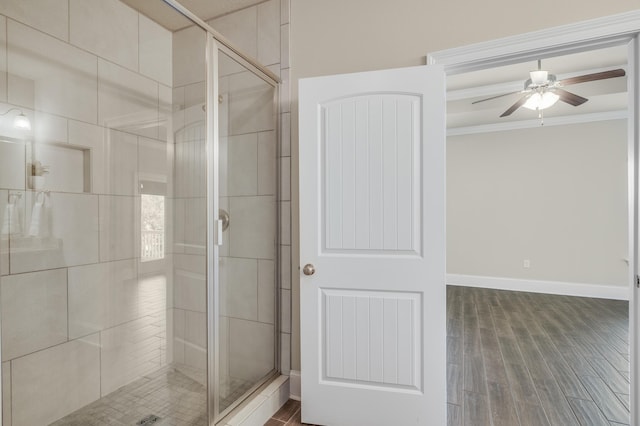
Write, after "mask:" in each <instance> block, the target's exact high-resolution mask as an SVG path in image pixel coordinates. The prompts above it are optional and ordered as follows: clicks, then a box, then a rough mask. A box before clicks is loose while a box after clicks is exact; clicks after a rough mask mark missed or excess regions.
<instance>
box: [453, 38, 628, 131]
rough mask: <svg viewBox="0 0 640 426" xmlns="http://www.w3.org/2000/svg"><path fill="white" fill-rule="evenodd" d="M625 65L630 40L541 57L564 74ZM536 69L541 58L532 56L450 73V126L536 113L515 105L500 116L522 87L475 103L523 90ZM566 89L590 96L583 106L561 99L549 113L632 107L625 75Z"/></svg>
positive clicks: (547, 66) (529, 116)
mask: <svg viewBox="0 0 640 426" xmlns="http://www.w3.org/2000/svg"><path fill="white" fill-rule="evenodd" d="M626 65H627V47H626V46H615V47H610V48H607V49H599V50H592V51H588V52H582V53H578V54H572V55H564V56H557V57H550V58H543V59H542V69H545V70H548V71H549V72H550V73H552V74H555V75H556V76H557V78H558V79H559V80H561V79H563V78H567V77H573V76H577V75H583V74H588V73H592V72H598V71H604V70H610V69H616V68H624V69H626ZM534 69H537V62H536V61H530V62H524V63H519V64H514V65H508V66H503V67H499V68H491V69H486V70H481V71H475V72H469V73H464V74H459V75H454V76H449V77H448V78H447V93H448V95H447V97H448V102H447V127H448V128H450V129H452V128H461V127H466V126H477V125H486V124H494V123H504V122H510V121H521V120H530V119H537V112H536V111H531V110H528V109H525V108H520V109H518V110H516V111H515V112H514V113H513V114H511V116H509V117H503V118H500V117H499V116H500V114H502V113H503V112H504V111H505V110H506V109H507V108H509V107H510V106H511V105H512V104H514V103H515V102H516V101H517V100H518V99H519V97H520V96H521V95H520V94H518V93H516V94H513V95H509V96H505V97H502V98H498V99H494V100H490V101H486V102H482V103H479V104H475V105H473V104H472V102H474V101H476V100H480V99H485V98H489V97H492V96H497V95H500V94H504V93H509V92H514V91H519V90H522V89H523V88H524V81H525V80H526V79H528V78H529V71H531V70H534ZM565 90H568V91H570V92H573V93H575V94H577V95H580V96H583V97H586V98H588V99H589V101H588V102H586V103H584V104H583V105H581V106H578V107H574V106H571V105H568V104H565V103H564V102H558V103H556V104H555V105H554V106H552V107H551V108H548V109H546V110H544V116H545V117H547V118H548V117H559V116H567V115H574V114H585V113H596V112H606V111H619V110H625V109H626V108H627V101H628V100H627V93H626V92H627V79H626V77H620V78H612V79H607V80H599V81H594V82H589V83H581V84H575V85H571V86H567V87H565Z"/></svg>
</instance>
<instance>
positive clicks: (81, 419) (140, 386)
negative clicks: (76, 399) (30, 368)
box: [52, 367, 207, 426]
mask: <svg viewBox="0 0 640 426" xmlns="http://www.w3.org/2000/svg"><path fill="white" fill-rule="evenodd" d="M206 402H207V392H206V387H205V386H203V385H202V384H201V383H198V382H197V381H195V380H193V379H191V378H189V377H187V376H186V375H184V374H182V373H181V372H180V371H178V370H176V369H175V368H173V367H165V368H163V369H161V370H159V371H157V372H155V373H153V374H150V375H148V376H144V377H142V378H140V379H138V380H136V381H135V382H132V383H130V384H128V385H126V386H124V387H122V388H120V389H118V390H117V391H115V392H112V393H110V394H109V395H107V396H105V397H103V398H100V399H99V400H97V401H95V402H93V403H91V404H89V405H87V406H85V407H83V408H81V409H79V410H77V411H75V412H73V413H71V414H69V415H68V416H66V417H63V418H62V419H60V420H58V421H56V422H55V423H52V425H55V426H62V425H64V426H74V425H75V426H80V425H82V426H103V425H113V426H121V425H122V426H125V425H126V426H132V425H135V424H136V423H137V422H138V421H140V420H141V419H143V418H144V417H146V416H148V415H150V414H153V415H156V416H158V417H160V420H159V421H157V422H155V423H153V424H154V425H163V426H169V425H171V426H174V425H175V426H178V425H180V426H181V425H185V426H186V425H189V426H200V425H202V426H205V425H206V424H207V403H206Z"/></svg>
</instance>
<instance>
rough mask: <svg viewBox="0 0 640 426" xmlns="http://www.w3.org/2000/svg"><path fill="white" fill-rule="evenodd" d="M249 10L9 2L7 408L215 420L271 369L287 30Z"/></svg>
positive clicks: (276, 365)
mask: <svg viewBox="0 0 640 426" xmlns="http://www.w3.org/2000/svg"><path fill="white" fill-rule="evenodd" d="M254 3H259V2H254ZM280 3H281V2H280V1H279V0H269V1H267V2H262V3H260V4H257V5H252V6H251V7H249V8H245V9H243V10H242V11H241V12H240V15H243V16H244V15H247V16H252V14H255V15H256V16H257V18H256V21H257V23H258V25H257V26H258V27H260V28H258V30H255V29H254V30H253V31H260V30H261V29H262V30H264V28H267V30H268V28H275V30H277V31H278V34H279V31H280V26H281V16H282V15H283V14H284V11H283V10H281V4H280ZM202 18H208V17H202ZM240 18H242V17H240ZM240 18H237V17H236V16H235V15H233V14H225V15H224V16H222V17H221V18H214V19H212V20H209V21H204V20H201V19H200V17H198V16H196V15H195V14H193V13H192V12H190V11H189V10H187V9H185V8H184V7H183V6H182V5H181V4H179V3H178V2H176V1H173V0H154V1H143V2H138V1H134V0H130V1H120V0H59V1H58V0H52V1H48V2H24V1H22V0H3V1H2V4H1V5H0V226H1V229H0V320H1V346H0V353H1V355H2V381H1V390H2V425H4V426H8V425H13V426H22V425H26V426H39V425H48V424H56V425H69V424H78V425H80V424H82V425H133V424H140V425H147V424H153V423H157V424H167V425H213V424H216V423H220V421H221V420H223V419H225V416H227V415H228V414H229V413H231V412H232V411H233V410H234V409H236V408H237V407H238V406H239V405H240V404H242V402H243V401H246V400H247V399H248V398H250V397H251V396H252V395H253V394H255V392H256V391H258V390H259V389H261V388H262V387H264V386H265V385H266V384H267V383H269V382H270V381H271V380H272V379H273V378H275V377H277V376H278V375H279V373H280V360H281V354H280V353H279V352H280V335H281V326H280V318H281V315H280V311H281V306H280V305H281V300H282V290H281V287H282V283H281V281H282V280H281V272H280V269H281V265H283V262H281V259H280V253H281V252H282V246H281V241H280V235H281V230H280V229H279V228H280V227H279V222H280V218H281V217H282V215H283V214H282V211H281V210H282V206H283V205H284V204H283V202H282V200H281V199H282V197H281V196H279V191H280V189H281V186H282V185H281V182H280V176H281V170H280V169H281V168H280V167H279V165H280V164H282V163H283V161H282V156H283V152H282V149H281V147H280V145H281V132H280V129H279V127H280V126H279V123H280V122H281V115H280V111H279V109H280V108H279V99H280V96H279V93H278V92H279V85H278V78H279V74H280V66H279V65H280V62H282V61H281V60H280V38H279V37H278V40H277V47H278V52H277V53H278V57H277V58H275V57H274V56H275V55H274V54H271V57H269V52H270V50H269V49H271V51H273V50H274V49H273V46H272V45H274V44H275V42H272V43H271V45H269V37H262V38H261V37H257V40H258V43H257V48H256V52H250V53H249V54H244V53H243V52H242V51H241V49H240V48H238V47H235V45H234V44H232V43H231V42H229V41H228V40H227V39H226V38H224V36H222V35H220V34H219V33H217V32H216V31H215V30H213V28H214V27H215V26H216V24H219V25H220V26H221V27H223V28H231V30H232V32H233V31H235V32H236V33H237V32H238V28H237V26H234V25H231V24H229V22H232V21H234V20H235V19H240ZM271 21H274V22H271ZM275 30H274V31H275ZM274 31H272V32H274ZM249 32H251V30H249ZM236 35H237V34H236ZM260 40H263V41H262V42H261V41H260ZM265 40H266V41H265ZM261 43H262V44H261ZM256 54H257V55H256ZM255 56H257V57H258V58H262V59H265V58H267V59H266V63H267V64H268V65H271V66H270V67H269V68H266V67H264V66H262V65H261V64H260V63H258V62H257V61H256V60H254V59H252V58H253V57H255ZM287 205H288V203H287ZM287 311H288V310H287ZM287 356H288V354H287ZM220 424H222V423H220Z"/></svg>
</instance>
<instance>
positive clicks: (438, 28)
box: [291, 0, 638, 369]
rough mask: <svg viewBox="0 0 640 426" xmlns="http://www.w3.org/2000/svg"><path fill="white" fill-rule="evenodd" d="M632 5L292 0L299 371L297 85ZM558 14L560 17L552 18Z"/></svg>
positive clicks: (415, 61)
mask: <svg viewBox="0 0 640 426" xmlns="http://www.w3.org/2000/svg"><path fill="white" fill-rule="evenodd" d="M637 8H638V5H637V3H635V4H634V3H633V2H583V1H580V0H569V1H565V2H556V1H553V0H541V1H540V2H538V3H536V5H535V7H523V4H522V3H520V2H513V1H508V0H493V1H492V2H489V3H488V2H469V1H464V0H453V1H447V2H437V3H433V2H426V1H419V0H398V1H393V2H389V1H386V2H383V1H377V0H374V1H371V0H350V1H347V2H345V1H342V0H305V1H297V2H291V64H292V65H291V66H292V68H291V69H292V76H291V88H292V114H291V118H292V135H293V136H292V143H291V164H292V182H291V183H292V186H291V193H292V197H291V199H292V212H293V213H294V216H292V258H293V259H292V265H293V266H292V300H293V306H292V309H293V322H292V331H293V334H292V368H293V369H299V368H300V358H299V345H300V343H299V305H298V304H297V303H296V302H297V301H298V300H299V294H298V289H299V285H300V279H299V278H300V276H299V271H298V265H299V264H300V259H298V253H299V228H298V226H299V225H298V223H299V221H298V217H297V211H298V208H297V202H298V196H297V193H298V175H297V170H298V139H297V134H298V131H297V130H298V129H297V111H298V109H297V87H298V80H299V79H300V78H304V77H311V76H320V75H329V74H337V73H346V72H355V71H365V70H374V69H383V68H395V67H404V66H411V65H419V64H422V63H424V56H425V54H426V53H427V52H432V51H436V50H441V49H446V48H449V47H457V46H462V45H465V44H470V43H476V42H480V41H486V40H491V39H494V38H499V37H505V36H509V35H515V34H521V33H525V32H529V31H534V30H539V29H542V28H549V27H554V26H558V25H563V24H569V23H573V22H578V21H583V20H587V19H592V18H597V17H601V16H606V15H612V14H615V13H620V12H624V11H629V10H633V9H637ZM550 10H552V11H553V13H549V11H550Z"/></svg>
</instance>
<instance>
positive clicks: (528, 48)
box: [427, 9, 640, 75]
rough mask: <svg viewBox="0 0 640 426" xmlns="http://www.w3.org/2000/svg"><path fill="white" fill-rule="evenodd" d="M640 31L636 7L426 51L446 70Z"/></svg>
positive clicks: (565, 50) (607, 42)
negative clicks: (564, 23)
mask: <svg viewBox="0 0 640 426" xmlns="http://www.w3.org/2000/svg"><path fill="white" fill-rule="evenodd" d="M639 32H640V9H639V10H634V11H630V12H626V13H621V14H616V15H611V16H606V17H603V18H597V19H591V20H587V21H582V22H578V23H574V24H569V25H563V26H560V27H555V28H550V29H544V30H539V31H533V32H529V33H524V34H520V35H516V36H510V37H505V38H500V39H496V40H492V41H487V42H481V43H475V44H471V45H467V46H463V47H457V48H453V49H446V50H440V51H437V52H432V53H429V54H427V64H430V65H431V64H440V65H443V66H444V68H445V71H446V73H447V74H450V75H452V74H458V73H461V72H469V71H475V70H479V69H484V68H488V67H497V66H502V65H509V64H513V63H517V62H522V61H525V60H530V59H532V58H535V59H537V58H540V57H544V56H545V55H547V54H551V53H553V54H554V55H558V54H570V53H577V52H581V51H585V50H591V49H599V48H605V47H610V46H615V45H619V44H622V43H625V42H627V41H629V40H630V39H631V38H632V37H633V36H634V35H635V34H637V33H639Z"/></svg>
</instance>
